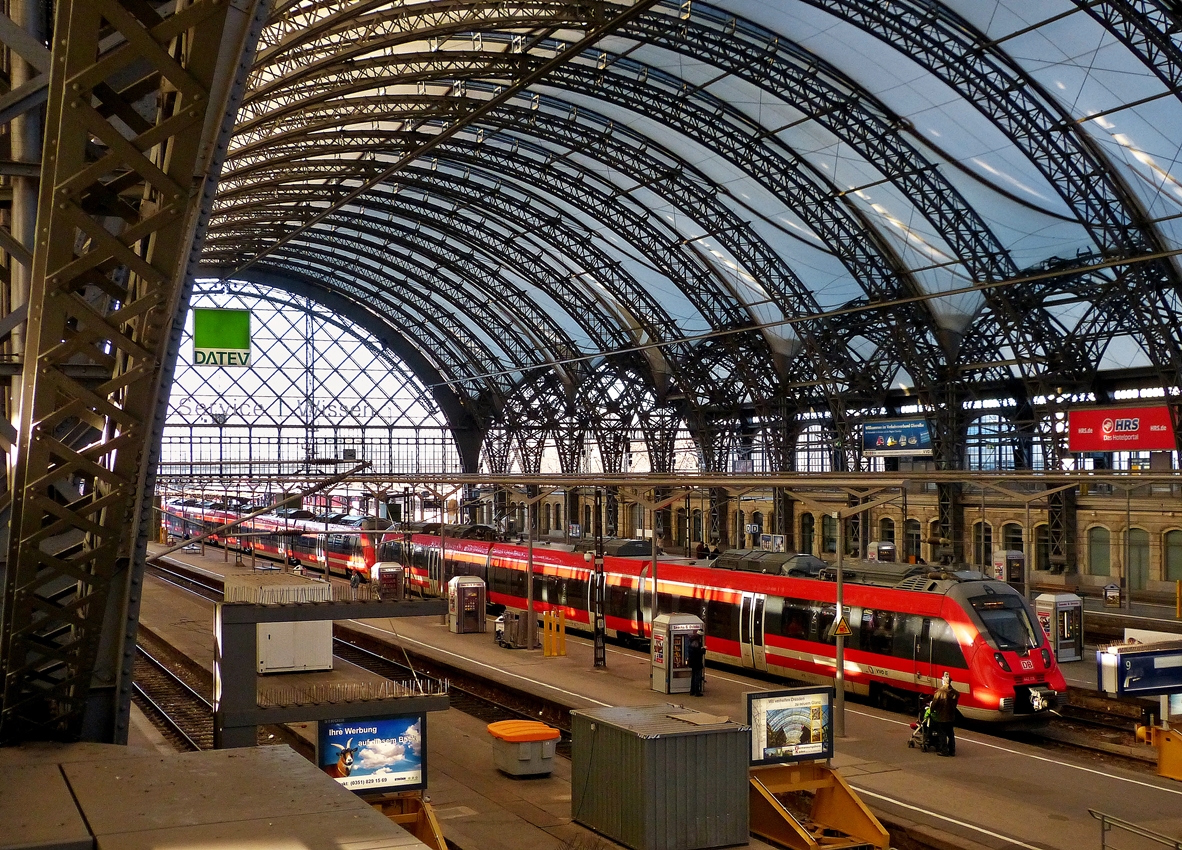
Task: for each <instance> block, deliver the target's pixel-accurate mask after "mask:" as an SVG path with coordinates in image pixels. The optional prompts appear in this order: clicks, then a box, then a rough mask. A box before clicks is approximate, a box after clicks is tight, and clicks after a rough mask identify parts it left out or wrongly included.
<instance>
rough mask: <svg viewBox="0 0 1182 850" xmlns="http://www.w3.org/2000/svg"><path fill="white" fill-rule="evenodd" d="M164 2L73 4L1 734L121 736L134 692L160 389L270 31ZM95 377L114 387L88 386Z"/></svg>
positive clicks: (208, 8)
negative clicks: (205, 225)
mask: <svg viewBox="0 0 1182 850" xmlns="http://www.w3.org/2000/svg"><path fill="white" fill-rule="evenodd" d="M164 8H166V9H169V10H173V11H174V13H173V14H171V15H169V16H167V17H161V16H160V15H159V14H158V13H157V12H156V11H155V10H154V7H153V6H151V5H149V4H143V3H135V2H128V3H127V4H126V5H124V3H122V2H116V0H62V2H61V3H60V4H59V6H58V14H57V20H56V25H55V28H54V39H55V41H54V45H53V47H54V50H53V53H52V69H51V75H50V86H49V100H48V103H47V107H46V133H45V157H44V159H45V161H44V164H43V167H42V179H41V193H40V198H39V203H38V208H39V210H40V214H39V216H38V220H37V230H36V244H35V246H34V254H33V273H32V278H31V288H30V296H29V319H28V333H27V342H26V358H25V366H24V375H23V379H22V385H21V415H20V427H19V431H18V443H17V445H18V446H19V449H18V455H17V459H16V463H15V465H14V471H13V479H14V481H13V485H14V486H13V492H14V494H16V499H15V500H14V503H13V512H12V521H11V537H10V542H9V557H8V569H7V572H6V574H5V584H4V608H3V622H2V623H0V672H2V673H3V676H4V688H3V705H2V709H0V738H2V739H4V740H9V741H11V740H21V739H35V738H46V737H53V738H77V737H80V736H82V735H83V734H85V735H86V736H88V737H94V738H97V739H100V740H117V739H119V738H120V737H122V736H121V734H120V732H119V731H118V729H117V728H116V727H117V721H116V719H115V715H118V714H119V713H120V710H119V709H118V708H112V707H111V706H112V703H115V704H119V705H122V703H123V701H124V700H123V695H122V693H121V690H122V688H123V687H126V686H129V682H128V680H127V677H125V676H124V675H123V672H124V670H127V669H130V652H131V649H130V645H131V644H132V643H134V636H135V627H136V621H137V619H138V592H137V590H136V588H137V587H138V583H139V577H138V575H137V572H138V571H137V569H136V565H135V564H134V563H133V553H134V552H135V551H136V544H137V540H139V537H140V534H141V531H145V530H146V529H143V528H141V525H142V521H143V518H144V517H145V516H147V514H146V512H144V511H142V510H140V507H141V505H142V504H143V501H144V500H145V498H147V493H148V491H149V490H150V487H151V471H152V469H153V465H154V461H153V459H152V454H153V444H154V439H153V438H154V435H155V429H156V427H157V425H158V421H157V419H158V416H159V413H160V411H159V405H158V401H159V397H160V395H161V378H162V373H163V371H166V369H165V365H166V361H167V360H168V355H169V353H170V345H171V344H172V342H173V332H174V320H175V318H176V315H177V313H178V310H179V309H180V307H181V302H182V300H183V299H182V295H183V292H184V291H185V290H184V286H183V284H184V280H185V275H186V274H187V272H188V270H189V267H190V263H191V261H192V259H193V243H194V239H195V236H196V234H197V232H198V229H199V226H200V224H201V222H202V220H203V218H204V214H205V213H207V211H208V207H209V204H210V203H211V202H212V192H211V186H212V181H213V176H214V175H216V172H217V169H218V167H219V166H220V162H221V153H222V152H223V150H224V145H225V142H226V138H225V137H226V135H227V134H228V131H229V126H228V125H229V121H230V120H231V119H230V118H228V117H227V116H232V114H233V108H232V97H233V95H234V92H235V91H236V88H237V83H238V82H240V81H241V79H242V75H243V74H244V72H245V68H246V65H247V62H244V61H243V58H244V56H246V57H247V60H248V61H249V57H251V56H253V45H252V37H253V36H254V35H256V34H257V30H256V29H255V28H254V26H252V25H259V24H261V18H259V19H255V18H254V16H253V14H252V13H253V12H254V10H255V9H256V8H257V2H252V1H251V0H246V2H240V3H238V4H237V5H236V6H230V4H228V3H226V2H224V0H192V2H178V3H177V4H176V5H175V7H174V6H173V5H172V4H169V5H168V6H166V7H164ZM100 40H101V41H100ZM113 224H118V225H119V226H117V227H116V226H112V225H113ZM79 364H85V365H86V366H88V367H90V368H92V369H94V370H96V371H101V373H103V374H106V375H109V376H110V377H109V379H108V380H106V381H104V382H102V383H100V384H99V385H98V386H97V387H88V386H84V385H83V384H82V383H80V382H79V381H78V380H76V379H75V377H71V374H77V373H76V372H75V371H74V370H75V369H76V368H77V366H78V365H79ZM139 569H140V570H142V564H140V565H139ZM92 689H96V690H97V694H96V698H94V699H92ZM112 694H113V695H114V699H113V700H112V699H110V698H109V697H110V696H111V695H112ZM96 717H97V720H96Z"/></svg>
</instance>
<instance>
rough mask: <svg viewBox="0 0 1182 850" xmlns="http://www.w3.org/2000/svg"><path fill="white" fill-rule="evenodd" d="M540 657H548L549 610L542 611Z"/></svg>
mask: <svg viewBox="0 0 1182 850" xmlns="http://www.w3.org/2000/svg"><path fill="white" fill-rule="evenodd" d="M542 657H543V658H549V657H550V612H549V611H543V612H542Z"/></svg>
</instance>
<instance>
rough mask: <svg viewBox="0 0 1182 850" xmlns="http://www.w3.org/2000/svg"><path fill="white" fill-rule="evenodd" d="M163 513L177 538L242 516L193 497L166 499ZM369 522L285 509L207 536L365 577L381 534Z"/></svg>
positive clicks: (241, 547)
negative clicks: (356, 573)
mask: <svg viewBox="0 0 1182 850" xmlns="http://www.w3.org/2000/svg"><path fill="white" fill-rule="evenodd" d="M244 512H245V511H244ZM163 514H164V524H165V528H166V529H167V531H168V534H169V536H171V537H173V538H175V539H177V540H183V539H185V538H190V537H198V536H200V535H202V534H205V533H207V532H210V531H213V530H214V529H217V528H220V527H221V526H223V525H227V524H229V523H232V522H236V521H237V520H238V519H239V517H240V516H241V513H240V512H239V511H237V510H234V509H233V507H232V506H228V505H226V504H224V503H221V502H215V501H209V500H205V501H202V500H198V499H178V500H176V501H173V502H170V503H168V504H167V505H165V506H164V508H163ZM374 525H375V521H374V518H373V517H364V516H350V515H347V514H331V515H329V516H327V517H316V516H315V515H314V514H312V512H311V511H303V510H289V511H280V512H277V513H274V514H263V515H261V516H257V517H255V518H253V519H249V520H246V521H245V522H243V523H241V524H240V525H238V526H235V527H234V528H231V529H228V530H227V531H225V532H224V533H222V534H219V535H214V536H212V537H210V538H209V542H210V543H212V544H214V545H217V546H229V547H233V548H237V549H239V550H241V551H243V552H250V551H252V550H253V551H254V553H255V554H256V555H261V556H263V557H267V558H274V559H276V560H279V561H285V562H286V563H289V564H298V565H300V566H303V567H307V568H309V569H314V570H319V571H320V572H326V573H330V574H333V575H340V576H345V577H348V576H349V575H350V574H351V573H352V572H358V573H361V574H362V576H363V577H366V578H368V577H369V575H370V572H371V570H372V568H373V565H374V562H375V561H376V552H377V544H378V541H379V540H380V539H381V538H382V536H383V534H382V530H381V529H376V528H374Z"/></svg>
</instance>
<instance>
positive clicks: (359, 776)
mask: <svg viewBox="0 0 1182 850" xmlns="http://www.w3.org/2000/svg"><path fill="white" fill-rule="evenodd" d="M426 753H427V716H426V715H425V714H400V715H396V716H393V717H365V718H361V719H358V720H322V721H320V723H319V728H318V730H317V735H316V764H318V765H319V766H320V769H321V770H323V771H324V772H325V773H327V774H328V775H329V776H331V777H332V778H333V779H335V780H336V781H337V782H339V783H341V784H342V785H344V786H345V787H346V788H348V789H349V790H350V791H353V792H356V793H358V794H370V793H383V792H386V791H410V790H414V789H418V788H426V787H427V762H426Z"/></svg>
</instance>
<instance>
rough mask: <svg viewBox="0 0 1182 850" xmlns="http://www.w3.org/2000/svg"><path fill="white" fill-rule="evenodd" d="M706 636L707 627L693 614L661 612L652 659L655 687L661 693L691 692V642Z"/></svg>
mask: <svg viewBox="0 0 1182 850" xmlns="http://www.w3.org/2000/svg"><path fill="white" fill-rule="evenodd" d="M695 637H696V638H699V639H701V640H705V639H706V627H705V625H704V624H703V623H702V620H701V618H699V617H695V616H694V615H693V614H662V615H660V616H659V617H657V618H656V619H655V620H653V640H652V647H651V649H650V650H649V652H650V655H649V658H650V660H651V661H652V668H653V690H654V691H657V692H659V693H662V694H688V693H689V692H690V678H691V673H690V641H692V640H693V639H694V638H695Z"/></svg>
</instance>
